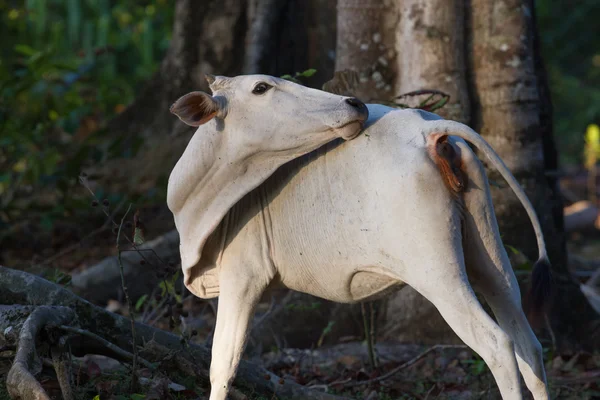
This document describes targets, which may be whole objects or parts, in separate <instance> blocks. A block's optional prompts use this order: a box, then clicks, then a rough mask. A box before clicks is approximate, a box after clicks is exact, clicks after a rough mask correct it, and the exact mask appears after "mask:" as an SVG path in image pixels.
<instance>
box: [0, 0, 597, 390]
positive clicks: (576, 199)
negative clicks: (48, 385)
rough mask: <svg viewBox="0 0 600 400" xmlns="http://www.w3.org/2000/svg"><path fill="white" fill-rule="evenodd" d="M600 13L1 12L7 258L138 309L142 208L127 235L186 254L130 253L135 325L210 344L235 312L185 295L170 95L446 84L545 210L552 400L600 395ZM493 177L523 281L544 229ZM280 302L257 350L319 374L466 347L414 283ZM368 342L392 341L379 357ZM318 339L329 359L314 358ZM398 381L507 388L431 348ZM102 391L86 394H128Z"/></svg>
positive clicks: (206, 0) (67, 8) (277, 365)
mask: <svg viewBox="0 0 600 400" xmlns="http://www.w3.org/2000/svg"><path fill="white" fill-rule="evenodd" d="M599 18H600V2H598V1H595V0H572V1H551V0H537V1H535V2H534V1H531V0H512V1H506V2H494V1H493V0H467V1H459V0H452V1H447V2H444V1H441V0H436V1H432V2H431V3H428V2H423V1H415V0H410V1H409V0H404V1H398V2H380V1H375V0H368V1H367V0H365V1H360V2H357V1H353V0H339V1H336V0H239V1H238V0H220V1H216V0H201V1H200V0H198V1H191V0H178V1H176V2H173V1H167V0H157V1H142V0H137V1H134V0H26V1H16V0H10V1H9V0H0V265H3V266H6V267H10V268H15V269H18V270H23V271H27V272H30V273H33V274H36V275H39V276H42V277H44V278H46V279H49V280H51V281H53V282H55V283H58V284H60V285H63V286H64V287H67V288H69V289H70V290H73V291H74V292H75V293H77V294H78V295H81V296H83V297H84V298H86V299H88V300H90V301H92V302H94V303H95V304H98V305H100V306H102V307H105V308H106V309H108V310H110V311H113V312H116V313H121V314H123V315H129V311H128V309H127V304H126V300H125V298H124V294H123V290H122V288H121V285H120V276H119V271H118V267H117V264H116V258H115V256H116V254H117V247H116V246H115V239H116V233H117V229H116V228H118V224H117V225H115V221H117V222H118V221H120V219H121V218H122V217H123V215H124V214H125V211H126V210H127V208H128V205H129V204H132V205H133V208H132V210H133V211H135V212H136V220H134V219H133V214H134V212H131V213H130V214H128V216H127V222H128V224H129V225H127V226H126V229H129V230H132V232H134V234H133V235H132V236H135V235H138V236H137V237H138V240H139V243H145V245H147V246H149V247H151V248H153V249H155V251H156V253H157V254H159V255H160V256H161V258H162V259H164V260H170V261H169V263H168V265H163V264H164V263H159V262H158V261H156V260H154V261H153V262H150V263H149V265H148V264H146V265H144V264H140V258H139V256H137V255H136V254H134V253H130V254H128V255H126V256H124V263H125V264H126V278H127V279H131V282H135V284H131V285H130V295H131V296H132V301H133V304H134V305H135V309H136V311H137V312H138V320H140V321H142V322H145V323H148V324H151V325H153V326H156V327H159V328H162V329H166V330H170V331H172V332H174V333H177V334H180V333H181V331H182V327H181V319H180V318H179V317H180V316H183V318H184V320H185V321H186V322H185V323H186V324H188V325H189V327H190V328H189V329H192V328H193V329H194V330H195V332H196V334H195V335H194V341H196V342H198V343H203V344H210V340H211V332H212V328H213V326H214V310H215V307H216V306H217V303H216V301H201V300H199V299H195V298H192V296H191V295H189V293H187V294H186V292H185V290H184V289H183V288H182V286H181V283H180V281H181V280H180V277H179V273H178V257H179V255H178V253H177V252H178V237H177V234H176V232H175V231H173V229H174V224H173V220H172V215H171V214H170V212H169V211H168V209H167V208H166V205H165V198H166V187H167V178H168V175H169V173H170V171H171V168H172V166H173V165H174V163H175V162H176V160H177V159H178V157H179V156H180V154H181V152H182V151H183V149H184V148H185V145H186V143H187V141H188V140H189V138H190V136H191V134H192V133H193V132H192V131H190V130H189V128H186V127H185V126H183V124H181V123H179V122H178V120H177V119H176V118H174V117H173V116H172V115H170V114H169V112H168V107H169V105H170V104H171V103H172V102H173V101H175V100H176V99H177V98H178V97H179V96H181V95H183V94H185V93H187V92H190V91H193V90H208V88H207V87H206V83H205V82H204V74H206V73H212V74H222V75H228V76H233V75H238V74H242V73H266V74H270V75H274V76H286V78H288V79H293V80H296V81H298V82H301V83H303V84H305V85H307V86H312V87H316V88H321V87H323V84H325V83H326V82H328V81H330V80H331V79H332V78H333V77H334V72H335V71H342V70H348V69H352V70H356V71H357V74H358V75H357V77H358V78H357V79H355V80H354V81H353V82H350V83H348V82H347V81H346V82H345V85H346V86H348V87H349V90H351V92H352V93H353V94H356V95H358V97H360V98H361V99H363V100H365V101H371V102H386V103H389V102H392V103H394V102H395V105H396V106H400V105H399V104H400V103H402V104H404V103H410V104H409V105H410V106H412V107H421V108H425V107H424V104H428V103H427V101H428V99H426V98H425V99H424V98H423V96H408V97H403V98H402V99H398V96H401V95H403V94H405V93H407V92H411V91H414V90H418V89H430V90H431V89H434V90H441V91H442V92H444V93H447V94H449V95H450V100H449V101H448V102H447V103H445V102H444V104H441V105H442V107H441V108H439V109H437V110H436V112H439V113H440V114H441V115H443V116H445V117H448V118H453V119H456V120H459V121H462V122H466V123H468V124H469V125H471V126H472V127H474V128H475V129H477V130H478V131H479V132H481V134H482V135H483V136H484V137H485V138H486V139H487V140H488V141H489V142H490V143H491V144H492V146H493V147H494V148H495V149H496V150H497V151H498V152H499V154H500V155H501V156H502V157H503V158H504V159H505V160H507V164H508V165H509V167H510V168H511V170H512V171H513V173H514V174H515V176H516V177H517V178H518V179H519V180H520V181H521V183H523V184H524V186H525V188H526V190H527V192H528V194H529V195H530V197H531V198H532V202H533V203H534V205H535V206H536V209H537V210H538V214H539V215H540V216H541V219H542V220H543V221H542V223H543V225H544V231H545V233H546V239H547V242H548V244H549V248H550V250H551V259H552V261H553V268H554V272H555V279H556V280H557V282H558V289H557V291H556V292H555V297H554V300H555V302H554V305H553V306H552V307H551V309H550V310H549V311H548V318H546V321H544V322H543V323H542V324H541V325H540V326H538V327H537V328H536V329H537V330H538V332H539V335H540V338H541V339H542V343H543V344H544V346H545V348H546V353H545V354H546V357H547V366H548V368H549V371H550V373H551V374H552V376H555V377H557V381H556V382H558V383H557V384H556V387H555V394H556V395H557V396H558V397H560V398H584V397H585V398H592V397H594V396H600V388H599V387H598V381H600V375H598V371H599V370H600V355H599V353H598V347H597V346H598V344H599V343H600V323H599V318H598V313H600V289H598V286H599V285H600V275H599V273H598V271H600V235H599V234H598V229H599V228H600V220H599V219H598V202H597V197H598V184H597V172H596V168H597V158H598V157H600V127H599V126H598V125H599V124H600V24H599V23H598V20H599ZM415 21H417V22H415ZM419 22H422V23H423V24H425V25H423V24H421V25H419ZM438 22H439V25H437V24H438ZM423 26H426V29H424V28H423ZM398 27H400V28H398ZM396 29H401V30H402V32H404V35H405V36H404V37H403V38H400V39H398V38H396V36H394V35H395V34H394V32H396ZM394 41H395V42H394ZM393 49H396V50H393ZM398 49H399V50H398ZM432 71H433V72H432ZM440 76H441V77H442V78H440ZM443 77H447V79H446V78H443ZM337 78H338V80H337V81H335V82H336V84H339V83H340V80H343V78H342V75H340V76H338V77H337ZM350 80H352V79H350ZM511 88H519V90H521V89H523V90H522V91H521V92H519V91H518V90H512V89H511ZM517 92H518V93H517ZM523 93H525V94H523ZM531 93H533V94H531ZM491 98H502V99H504V100H502V101H497V102H493V101H491V102H490V101H489V99H491ZM429 100H431V99H429ZM438 105H439V104H438ZM507 143H508V144H507ZM532 154H533V156H532ZM490 181H491V184H492V186H493V194H494V202H495V206H496V211H497V214H498V218H499V223H500V226H501V232H502V233H503V240H504V242H505V245H506V246H507V249H509V253H510V254H511V261H512V262H513V266H514V268H515V270H516V272H517V275H518V277H519V278H520V279H521V281H522V284H523V288H526V286H527V285H528V279H529V274H530V271H531V260H535V254H536V251H537V250H536V247H535V241H534V238H533V235H532V233H531V232H532V231H531V228H530V226H529V222H528V220H527V218H526V217H525V214H524V212H523V211H522V210H521V209H520V206H518V202H517V201H516V199H514V196H512V195H511V194H510V193H507V192H509V190H508V189H506V188H505V186H506V185H505V184H504V183H503V182H502V179H501V178H500V177H497V176H496V175H494V174H493V173H491V175H490ZM515 204H516V205H515ZM0 290H1V289H0ZM271 296H272V297H271ZM169 299H172V300H173V304H175V303H176V304H181V307H180V308H178V309H176V310H175V308H174V307H172V305H171V304H170V300H169ZM264 300H265V301H264V302H263V303H262V304H261V307H260V309H259V310H258V317H257V318H258V319H259V320H260V321H261V322H260V324H257V327H256V328H255V329H254V330H253V333H252V337H251V340H250V345H249V349H248V351H247V357H248V359H250V360H252V361H253V362H256V363H260V364H262V365H264V366H266V367H267V368H270V369H272V370H274V371H275V372H276V373H278V374H281V375H284V376H288V377H290V379H294V380H295V381H297V382H299V383H302V384H311V385H331V384H332V382H336V381H344V380H346V379H348V378H352V379H358V378H366V377H370V376H376V373H375V372H373V371H379V372H381V371H384V370H386V368H387V369H390V368H392V367H393V366H396V365H398V364H399V363H401V362H403V361H406V359H410V358H411V357H412V356H414V355H415V354H418V351H419V349H422V347H419V346H432V345H435V344H439V343H459V341H458V339H457V338H456V337H455V336H454V334H453V333H452V332H451V331H450V330H449V328H448V327H447V326H446V325H445V322H444V321H443V320H442V319H441V318H440V316H439V314H438V313H437V311H436V310H435V309H434V308H433V307H432V306H431V305H430V304H429V303H428V302H427V301H426V300H425V299H423V298H422V297H420V296H419V295H418V294H416V293H415V292H413V291H411V290H410V289H406V290H405V289H403V290H402V291H401V293H400V294H398V295H396V296H394V297H392V298H391V299H388V300H386V301H382V302H373V303H369V304H366V305H364V304H363V305H362V306H361V305H357V306H352V307H351V306H339V305H334V304H330V303H328V302H325V301H323V300H319V299H315V298H311V297H309V296H305V295H300V294H296V293H287V292H285V291H281V292H277V293H274V294H270V295H269V296H267V297H266V298H265V299H264ZM173 310H174V311H173ZM173 313H176V314H177V318H173ZM261 318H262V319H261ZM367 320H370V321H371V322H370V323H368V324H367V323H366V322H365V321H367ZM367 326H370V327H372V334H369V331H370V330H371V329H370V328H367ZM365 341H367V342H368V341H373V342H375V341H376V342H377V346H379V347H377V349H378V353H379V355H378V356H377V358H378V359H379V360H380V361H379V362H377V360H375V359H374V358H373V355H372V354H369V352H368V351H367V350H366V347H365V346H364V343H365ZM390 343H393V345H392V344H390ZM336 346H337V347H336ZM340 346H342V347H340ZM343 346H346V347H343ZM386 346H387V347H386ZM390 346H391V347H390ZM394 346H396V347H394ZM305 349H312V350H314V351H317V350H318V349H323V350H322V352H318V351H317V352H315V353H314V354H313V356H314V363H313V362H311V363H309V362H305V361H303V360H304V358H303V357H304V356H302V354H305V353H303V351H304V350H305ZM401 356H404V358H402V357H401ZM395 357H396V358H395ZM95 362H97V363H99V361H95ZM315 365H318V368H317V369H315ZM375 367H377V368H379V369H376V368H375ZM102 368H104V367H102ZM102 368H100V369H102ZM107 368H108V367H107ZM319 368H322V369H326V370H327V371H328V372H327V373H324V372H320V371H321V370H319ZM382 368H383V369H382ZM434 371H438V372H434ZM1 372H2V369H0V373H1ZM373 374H375V375H373ZM594 374H596V375H594ZM399 376H400V377H401V379H400V381H399V382H395V383H394V384H393V385H391V388H390V387H387V388H383V389H382V388H380V387H377V388H376V389H377V390H373V391H372V392H373V393H375V394H376V395H377V396H379V397H372V398H382V399H383V398H386V397H383V396H384V395H383V394H382V393H387V394H386V395H387V396H391V397H387V398H400V397H398V396H400V394H399V393H405V394H406V393H408V394H409V395H407V396H409V397H402V398H425V397H426V396H425V394H426V393H428V392H427V391H429V393H433V394H437V395H439V396H442V397H443V396H449V397H448V398H458V396H463V398H476V397H469V396H475V394H477V393H480V392H485V393H488V392H489V390H491V389H489V385H490V382H492V381H491V375H490V374H489V371H488V370H487V367H485V364H483V363H482V362H481V359H479V358H478V356H477V355H475V354H472V353H471V352H469V351H466V350H456V351H455V352H454V353H453V352H452V351H450V352H449V353H448V354H447V355H445V356H442V355H439V354H437V355H435V354H432V355H431V356H428V358H426V359H425V361H424V362H422V363H421V364H419V366H418V367H416V368H413V369H412V370H411V371H409V372H406V375H402V374H400V375H399ZM590 376H591V377H592V378H589V377H590ZM582 377H583V378H582ZM586 377H587V378H586ZM596 378H597V379H596ZM561 379H562V380H561ZM457 382H458V383H457ZM190 385H192V386H193V385H196V384H190ZM197 385H200V384H197ZM200 386H201V385H200ZM492 386H493V383H492ZM194 387H195V386H194ZM332 387H335V385H333V386H332ZM560 387H563V389H560ZM565 388H566V389H565ZM86 390H87V391H84V393H86V394H85V395H83V397H82V398H91V397H85V396H86V395H89V393H91V392H94V391H96V392H99V391H102V390H104V391H105V392H106V393H109V394H110V395H113V396H114V395H115V393H119V390H122V389H121V388H120V387H119V386H118V385H115V386H114V387H111V388H108V389H107V388H98V387H97V386H93V385H92V386H90V387H88V388H87V389H86ZM369 390H370V389H368V390H367V391H366V392H361V394H360V395H359V394H357V392H353V393H351V394H352V395H354V396H356V398H363V397H364V398H366V397H367V396H368V395H369ZM561 390H562V391H561ZM201 391H202V390H201V389H198V391H197V392H201ZM340 391H342V390H341V389H340ZM486 391H487V392H486ZM1 393H2V392H1V391H0V394H1ZM194 393H195V394H194V395H197V393H196V392H194ZM465 393H466V394H465ZM194 395H190V396H191V397H190V398H194V397H193V396H194ZM363 395H364V396H363ZM495 395H497V393H495ZM360 396H363V397H360ZM569 396H571V397H569ZM581 396H583V397H581ZM92 397H93V396H92ZM0 398H2V397H1V396H0ZM127 398H128V397H127ZM369 398H371V397H369Z"/></svg>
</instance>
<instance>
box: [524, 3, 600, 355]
mask: <svg viewBox="0 0 600 400" xmlns="http://www.w3.org/2000/svg"><path fill="white" fill-rule="evenodd" d="M527 4H528V5H529V7H530V9H531V10H532V15H533V17H532V28H531V29H532V31H533V57H534V66H535V71H536V76H537V85H538V92H539V96H540V131H541V135H542V145H543V152H544V169H545V171H546V172H551V171H557V170H558V167H559V165H558V154H557V151H556V146H555V143H554V130H553V125H552V121H553V120H554V119H553V115H552V114H553V110H552V101H551V97H550V88H549V87H548V77H547V74H546V69H545V67H544V62H543V60H542V55H541V45H540V37H539V32H538V29H537V19H536V17H535V16H536V13H535V4H533V1H531V0H527ZM546 182H547V184H548V187H549V190H550V194H551V197H550V201H549V202H548V203H549V208H550V209H551V210H552V218H553V222H554V227H555V232H554V234H555V235H556V236H557V237H556V239H555V242H554V243H555V245H556V246H558V251H556V252H555V253H554V257H556V258H555V259H554V260H552V263H553V275H554V284H555V292H554V297H555V298H557V299H560V301H556V302H554V304H553V305H552V308H551V311H550V321H551V326H552V329H553V330H554V333H555V334H556V336H557V337H558V339H559V340H560V341H561V342H562V343H560V345H561V346H562V347H571V346H574V347H578V346H579V345H584V346H586V347H589V348H592V349H593V348H597V346H598V343H597V342H598V340H596V343H594V342H593V340H594V339H593V338H597V337H598V336H600V318H599V317H598V313H597V312H596V311H595V310H594V309H593V308H592V306H591V305H590V304H589V302H588V300H587V299H586V298H585V296H584V295H583V294H582V292H581V290H580V289H579V284H578V282H574V280H573V279H572V278H571V273H570V271H569V265H568V258H567V248H566V238H565V223H564V219H563V202H562V196H561V193H560V188H559V185H558V179H557V178H556V175H554V174H547V176H546ZM573 310H578V312H573ZM582 321H583V323H582Z"/></svg>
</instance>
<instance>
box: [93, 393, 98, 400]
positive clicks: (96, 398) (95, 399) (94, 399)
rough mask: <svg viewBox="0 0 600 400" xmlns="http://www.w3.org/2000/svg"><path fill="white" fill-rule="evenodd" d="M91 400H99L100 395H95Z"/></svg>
mask: <svg viewBox="0 0 600 400" xmlns="http://www.w3.org/2000/svg"><path fill="white" fill-rule="evenodd" d="M92 400H100V395H99V394H97V395H95V396H94V398H93V399H92Z"/></svg>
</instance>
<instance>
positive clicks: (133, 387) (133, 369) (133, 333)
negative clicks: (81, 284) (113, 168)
mask: <svg viewBox="0 0 600 400" xmlns="http://www.w3.org/2000/svg"><path fill="white" fill-rule="evenodd" d="M130 210H131V203H129V207H127V211H125V215H123V218H121V223H120V224H119V231H118V232H117V252H118V260H119V271H120V273H121V287H122V288H123V293H124V294H125V300H126V301H127V308H128V310H129V318H130V319H131V339H132V344H131V345H132V347H133V361H132V363H131V364H132V366H131V393H135V391H136V389H137V376H136V374H135V373H136V370H137V358H138V351H137V344H136V342H135V337H136V331H135V314H134V310H133V306H132V305H131V299H130V298H129V291H128V290H127V285H126V284H125V271H124V269H123V262H122V261H121V247H120V245H119V241H120V239H121V229H123V224H124V222H125V218H127V214H129V211H130Z"/></svg>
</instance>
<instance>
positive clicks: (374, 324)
mask: <svg viewBox="0 0 600 400" xmlns="http://www.w3.org/2000/svg"><path fill="white" fill-rule="evenodd" d="M369 313H370V314H371V315H370V316H371V321H370V324H371V331H370V334H369V336H370V337H371V346H370V349H369V350H370V351H371V352H372V354H371V356H372V357H373V360H372V361H373V368H374V369H375V368H379V359H378V357H377V348H376V347H375V345H376V343H377V336H376V335H377V332H376V327H377V320H376V318H375V316H376V315H377V310H376V308H375V302H374V301H370V302H369Z"/></svg>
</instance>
